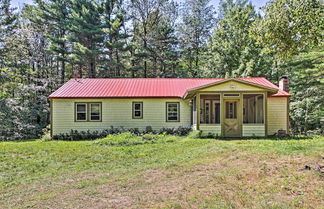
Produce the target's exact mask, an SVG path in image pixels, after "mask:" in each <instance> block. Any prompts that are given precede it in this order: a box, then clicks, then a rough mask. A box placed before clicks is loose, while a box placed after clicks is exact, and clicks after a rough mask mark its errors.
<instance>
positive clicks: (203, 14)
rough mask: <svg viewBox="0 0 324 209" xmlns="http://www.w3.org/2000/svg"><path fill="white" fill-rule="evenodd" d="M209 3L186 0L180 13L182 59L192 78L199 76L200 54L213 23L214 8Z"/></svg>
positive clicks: (199, 0) (208, 1)
mask: <svg viewBox="0 0 324 209" xmlns="http://www.w3.org/2000/svg"><path fill="white" fill-rule="evenodd" d="M209 3H210V0H188V1H186V2H185V4H184V7H183V8H182V12H181V26H180V27H179V37H180V47H181V52H182V57H183V58H182V59H183V64H184V67H185V68H187V69H188V71H189V75H190V76H192V77H197V76H199V75H200V74H201V72H200V69H201V68H200V64H201V63H200V62H201V57H202V55H201V52H203V51H204V50H203V49H204V48H205V46H206V43H207V40H208V39H209V37H210V32H211V29H212V27H213V25H214V21H215V19H214V8H213V6H210V5H209Z"/></svg>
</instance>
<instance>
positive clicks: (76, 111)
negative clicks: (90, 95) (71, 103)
mask: <svg viewBox="0 0 324 209" xmlns="http://www.w3.org/2000/svg"><path fill="white" fill-rule="evenodd" d="M78 105H84V106H85V112H79V111H78ZM78 113H85V115H86V117H85V119H84V120H79V119H78ZM87 119H88V105H87V103H82V102H78V103H75V121H87Z"/></svg>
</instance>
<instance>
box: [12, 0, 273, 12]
mask: <svg viewBox="0 0 324 209" xmlns="http://www.w3.org/2000/svg"><path fill="white" fill-rule="evenodd" d="M180 1H185V0H180ZM250 1H251V2H252V4H253V5H254V6H255V8H256V10H259V9H260V7H262V6H264V5H265V4H266V2H267V1H266V0H250ZM11 3H12V5H13V6H14V7H18V8H21V7H22V6H23V5H24V4H31V3H33V0H12V1H11ZM211 4H212V5H213V6H214V7H215V9H217V8H218V4H219V0H211Z"/></svg>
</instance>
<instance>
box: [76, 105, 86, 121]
mask: <svg viewBox="0 0 324 209" xmlns="http://www.w3.org/2000/svg"><path fill="white" fill-rule="evenodd" d="M76 120H77V121H86V120H87V104H84V103H82V104H76Z"/></svg>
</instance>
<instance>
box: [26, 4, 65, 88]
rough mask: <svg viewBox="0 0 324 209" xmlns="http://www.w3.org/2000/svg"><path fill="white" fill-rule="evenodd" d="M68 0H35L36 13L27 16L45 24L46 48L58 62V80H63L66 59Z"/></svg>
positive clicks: (62, 81)
mask: <svg viewBox="0 0 324 209" xmlns="http://www.w3.org/2000/svg"><path fill="white" fill-rule="evenodd" d="M68 2H69V1H59V0H47V1H44V0H36V4H37V8H35V9H36V10H37V11H38V13H39V14H38V15H37V16H36V17H35V16H31V17H29V18H30V19H31V20H32V21H34V22H35V23H37V24H42V25H46V26H47V29H46V31H45V35H46V38H47V39H48V40H49V43H50V45H49V48H48V50H49V51H50V52H52V53H53V54H54V55H55V57H56V60H57V61H58V62H60V63H61V64H60V77H61V78H60V81H61V84H63V83H64V82H65V74H66V62H67V61H68V55H69V49H68V40H67V36H68V25H69V19H68V16H69V3H68Z"/></svg>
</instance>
